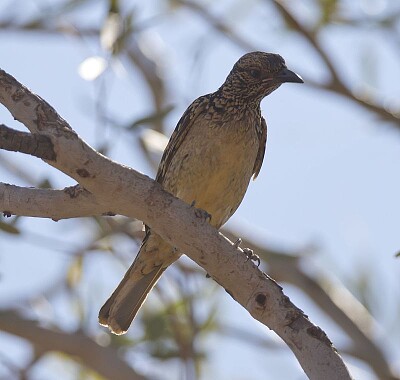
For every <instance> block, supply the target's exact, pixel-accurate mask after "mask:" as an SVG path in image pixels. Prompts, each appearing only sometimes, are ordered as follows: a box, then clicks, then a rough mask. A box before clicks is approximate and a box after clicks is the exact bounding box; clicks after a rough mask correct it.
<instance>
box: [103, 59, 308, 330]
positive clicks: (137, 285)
mask: <svg viewBox="0 0 400 380" xmlns="http://www.w3.org/2000/svg"><path fill="white" fill-rule="evenodd" d="M287 82H293V83H303V80H302V78H301V77H300V76H299V75H298V74H296V73H295V72H293V71H291V70H289V69H288V68H287V67H286V63H285V60H284V59H283V58H282V57H281V56H280V55H278V54H274V53H265V52H260V51H255V52H250V53H247V54H245V55H243V56H242V57H241V58H240V59H239V60H238V61H237V62H236V63H235V64H234V66H233V68H232V70H231V71H230V73H229V74H228V76H227V78H226V80H225V82H224V83H223V84H222V86H221V87H219V89H218V90H217V91H215V92H213V93H210V94H207V95H204V96H200V97H199V98H198V99H196V100H195V101H194V102H193V103H192V104H191V105H190V106H189V107H188V108H187V110H186V111H185V112H184V114H183V115H182V117H181V119H180V120H179V121H178V124H177V126H176V128H175V130H174V132H173V134H172V136H171V138H170V140H169V142H168V144H167V147H166V148H165V151H164V153H163V156H162V158H161V161H160V164H159V168H158V171H157V175H156V181H157V182H158V183H160V184H161V186H162V187H163V188H164V190H166V191H168V192H169V193H171V194H173V195H174V196H176V197H178V198H180V199H181V200H183V201H184V202H186V203H188V204H192V205H193V204H194V205H195V206H196V208H197V209H201V210H204V211H205V212H206V213H208V215H210V218H209V223H210V224H211V225H212V226H214V227H215V228H217V229H219V228H220V227H221V226H222V225H223V224H224V223H225V222H226V221H227V220H228V219H229V218H230V217H231V216H232V215H233V213H234V212H235V211H236V209H237V208H238V207H239V205H240V203H241V202H242V200H243V197H244V195H245V193H246V190H247V187H248V185H249V183H250V180H251V178H252V177H253V179H255V178H256V177H257V176H258V174H259V172H260V169H261V165H262V162H263V159H264V153H265V148H266V142H267V124H266V121H265V119H264V118H263V117H262V115H261V108H260V103H261V100H262V99H263V98H264V97H266V96H267V95H269V94H271V93H272V92H273V91H275V90H276V89H277V88H278V87H280V85H281V84H283V83H287ZM181 255H182V253H181V252H179V251H178V250H177V249H176V248H175V247H173V246H171V245H170V244H169V243H167V242H166V241H164V240H163V239H162V238H161V237H160V236H159V235H158V234H157V232H155V231H153V230H151V229H150V228H149V227H147V226H146V234H145V237H144V239H143V241H142V244H141V247H140V249H139V253H138V255H137V256H136V258H135V260H134V262H133V263H132V265H131V267H130V268H129V269H128V271H127V272H126V274H125V276H124V278H123V279H122V281H121V282H120V284H119V285H118V287H117V288H116V289H115V291H114V292H113V293H112V295H111V296H110V298H109V299H108V300H107V301H106V302H105V304H104V305H103V307H102V308H101V309H100V312H99V323H100V324H101V325H103V326H106V327H108V328H109V330H110V331H111V332H112V333H114V334H117V335H120V334H124V333H125V332H126V331H127V330H128V328H129V327H130V325H131V323H132V321H133V319H134V318H135V316H136V314H137V312H138V311H139V309H140V307H141V306H142V304H143V302H144V301H145V299H146V297H147V295H148V294H149V292H150V291H151V289H152V288H153V287H154V285H155V284H156V282H157V281H158V279H159V278H160V276H161V275H162V273H163V272H164V271H165V269H166V268H167V267H168V266H169V265H171V264H172V263H173V262H174V261H176V260H177V259H178V258H179V257H180V256H181Z"/></svg>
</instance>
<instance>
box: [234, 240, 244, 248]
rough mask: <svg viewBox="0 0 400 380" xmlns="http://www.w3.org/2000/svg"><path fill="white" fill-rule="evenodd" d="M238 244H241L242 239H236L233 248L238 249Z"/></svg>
mask: <svg viewBox="0 0 400 380" xmlns="http://www.w3.org/2000/svg"><path fill="white" fill-rule="evenodd" d="M240 244H242V239H241V238H238V239H237V240H236V241H235V242H234V243H233V246H234V247H235V248H236V249H238V248H239V247H240Z"/></svg>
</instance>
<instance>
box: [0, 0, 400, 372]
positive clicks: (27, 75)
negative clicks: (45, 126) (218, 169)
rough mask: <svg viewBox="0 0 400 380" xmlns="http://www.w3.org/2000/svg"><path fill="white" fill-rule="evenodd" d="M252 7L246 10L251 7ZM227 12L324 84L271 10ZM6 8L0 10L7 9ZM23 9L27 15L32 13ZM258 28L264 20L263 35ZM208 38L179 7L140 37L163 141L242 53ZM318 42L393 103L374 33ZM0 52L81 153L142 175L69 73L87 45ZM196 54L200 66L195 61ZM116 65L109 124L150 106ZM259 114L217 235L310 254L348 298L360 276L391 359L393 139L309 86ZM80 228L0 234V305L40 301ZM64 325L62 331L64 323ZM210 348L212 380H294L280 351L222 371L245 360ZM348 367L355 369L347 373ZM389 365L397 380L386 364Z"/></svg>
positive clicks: (79, 238)
mask: <svg viewBox="0 0 400 380" xmlns="http://www.w3.org/2000/svg"><path fill="white" fill-rule="evenodd" d="M8 3H9V4H10V3H11V2H8ZM27 3H28V2H27ZM29 3H30V4H33V3H35V2H34V1H32V2H29ZM37 3H41V2H39V1H38V2H37ZM42 3H43V4H44V3H45V2H42ZM129 3H130V4H133V5H135V6H136V12H137V14H139V15H140V16H139V18H141V19H142V20H146V19H147V18H149V17H151V16H152V15H154V14H157V13H158V12H159V11H160V9H159V6H160V4H161V2H157V1H149V2H147V3H145V4H142V3H140V4H138V3H137V2H133V1H132V2H129ZM250 3H251V4H256V2H255V1H252V2H250ZM299 3H301V4H300V5H298V7H299V8H298V11H299V12H300V13H299V14H300V15H301V18H302V19H303V20H304V21H305V22H309V21H310V20H312V19H313V17H314V16H315V15H314V14H313V11H312V9H311V10H310V9H308V8H307V4H308V3H309V2H299ZM354 3H357V4H358V6H357V5H354ZM354 3H353V5H349V4H350V3H349V2H344V4H345V6H347V9H348V12H355V14H358V15H360V16H363V15H365V14H366V11H368V12H380V11H381V12H385V11H386V12H387V11H388V9H389V5H388V4H389V2H385V1H383V2H382V1H380V2H379V4H381V8H379V7H377V8H376V9H375V10H372V11H371V9H370V8H368V7H367V5H368V2H367V1H359V2H354ZM233 4H235V3H234V2H229V1H224V2H221V4H218V5H215V8H213V9H214V10H215V12H216V13H217V14H218V13H219V14H221V15H224V12H225V11H226V9H228V10H231V11H230V13H228V15H229V16H230V17H231V18H232V19H233V20H237V21H238V24H237V27H238V30H239V32H240V33H242V35H243V36H245V37H246V38H249V39H250V40H251V41H252V42H253V43H254V45H255V46H258V47H259V49H260V50H264V51H271V52H277V53H279V54H281V55H282V56H283V57H284V58H285V60H286V62H287V65H288V67H289V68H290V69H292V70H294V71H296V72H297V73H299V74H300V75H302V76H304V78H312V79H314V80H322V79H323V78H324V77H325V76H326V73H325V72H324V70H323V67H322V65H321V63H320V62H319V60H318V59H317V58H316V55H315V53H314V52H313V51H312V49H311V48H310V47H309V46H308V45H306V44H305V43H304V41H302V40H300V39H299V38H298V37H296V36H294V35H293V34H292V33H289V32H287V31H282V30H281V29H280V28H279V23H278V22H277V21H276V15H275V17H274V13H273V10H271V9H269V8H268V7H265V10H264V11H263V12H256V11H253V10H252V9H253V8H252V7H250V6H248V7H245V6H236V7H233ZM236 4H240V2H237V3H236ZM4 8H5V9H6V10H7V12H10V8H8V7H7V6H6V5H5V6H4ZM29 9H30V11H31V12H36V11H37V8H36V7H35V5H32V6H31V8H29ZM232 9H235V12H236V13H235V12H234V11H232ZM254 9H256V8H255V7H254ZM257 9H258V8H257ZM14 12H18V9H16V10H14ZM0 14H1V10H0ZM4 14H5V13H4ZM102 14H103V13H102V8H101V7H98V8H97V7H95V6H91V7H88V12H87V14H85V15H84V16H83V15H79V17H80V19H82V20H84V21H85V22H88V23H90V22H94V21H95V20H96V19H97V18H101V17H102ZM264 19H266V20H270V22H269V23H267V24H266V25H264V24H263V23H262V20H264ZM239 21H240V22H239ZM260 25H261V26H260ZM260 28H261V29H260ZM212 33H213V32H212V31H211V30H207V31H205V30H204V23H203V22H202V21H201V19H199V18H198V17H197V16H193V14H192V13H190V12H189V11H185V12H177V13H176V14H175V15H174V16H173V17H171V18H169V19H162V20H161V22H160V23H159V24H156V25H155V26H154V27H152V28H150V29H149V30H147V31H146V32H144V33H143V34H142V35H141V37H140V38H141V41H142V44H143V46H151V47H155V46H157V52H158V54H159V57H160V64H161V67H162V68H164V70H165V71H166V79H167V83H168V86H169V89H170V90H171V93H172V96H171V103H172V104H174V105H175V109H174V111H173V112H171V114H170V115H169V116H168V118H167V121H168V125H169V126H170V132H172V130H173V128H174V126H175V124H176V122H177V121H178V119H179V117H180V115H181V114H182V113H183V111H184V110H185V108H186V107H187V105H188V104H189V103H190V102H191V101H192V100H193V99H195V98H196V97H198V96H200V95H203V94H205V93H209V92H212V91H214V90H216V89H217V88H218V87H219V86H220V85H221V83H222V82H223V81H224V79H225V77H226V75H227V74H228V72H229V71H230V69H231V67H232V65H233V64H234V62H235V61H236V60H237V59H238V58H239V57H240V56H241V55H242V54H243V53H244V51H243V50H240V49H239V48H238V47H236V46H235V45H234V44H232V43H231V42H230V41H228V40H226V39H224V38H223V37H221V36H217V35H215V36H214V37H213V38H211V39H210V38H209V35H210V34H212ZM322 42H323V44H324V46H326V48H327V51H328V53H329V56H330V57H332V58H333V61H334V62H335V63H336V64H337V66H338V68H340V70H339V73H340V74H341V75H343V77H344V79H345V80H346V82H347V83H349V84H350V85H351V87H352V88H361V87H365V86H367V87H368V88H371V89H373V90H374V91H376V93H377V94H378V95H379V97H380V99H382V101H383V102H384V103H385V104H386V103H387V104H392V103H393V102H397V99H399V95H400V94H399V91H400V90H399V86H398V83H400V70H399V65H400V60H399V57H398V53H396V52H395V50H394V48H393V45H391V42H390V40H389V39H388V38H387V36H386V35H385V34H384V33H382V32H380V31H378V30H374V29H368V30H362V31H360V32H355V31H354V30H353V29H350V28H346V27H340V26H330V27H329V28H328V29H327V30H326V31H325V32H324V33H323V34H322ZM0 46H1V50H2V51H3V52H7V54H2V55H1V59H0V67H1V68H2V69H4V70H6V71H7V72H9V73H10V74H12V75H13V76H15V77H16V78H17V79H18V80H19V81H20V82H22V83H23V84H25V85H26V86H28V87H29V88H31V89H32V90H33V91H34V92H36V93H37V94H39V95H40V96H41V97H43V98H44V99H46V100H47V101H48V102H49V103H50V104H51V105H53V106H54V107H55V109H56V110H57V111H58V112H59V113H60V114H61V115H62V116H63V117H64V118H65V119H66V120H68V122H69V123H70V124H71V126H72V127H73V128H74V129H75V130H76V131H77V132H78V133H79V135H80V136H82V137H83V138H84V139H85V140H86V141H87V142H89V144H91V145H94V146H96V145H99V144H101V143H102V142H104V141H106V140H108V141H112V142H113V145H114V146H113V149H112V150H111V157H112V158H113V159H114V160H117V161H119V162H121V163H123V164H126V165H129V166H131V167H133V168H135V169H137V170H139V171H142V172H144V173H146V174H148V175H150V176H154V171H153V169H152V168H151V167H150V166H149V165H148V163H146V162H145V160H144V159H143V157H142V155H141V152H140V149H139V147H138V145H137V143H136V142H135V141H134V139H133V137H132V136H129V135H128V134H126V133H124V132H120V131H116V130H113V129H111V128H106V129H105V130H102V129H101V128H99V125H98V120H97V119H96V112H95V105H94V99H95V96H96V94H97V92H98V91H99V88H100V84H99V82H98V81H85V80H84V79H83V78H82V77H80V75H79V72H78V68H79V65H80V64H81V63H82V62H83V61H84V60H85V59H86V58H88V57H91V56H97V55H100V56H103V57H104V58H107V55H106V54H105V53H104V51H102V49H101V48H100V46H99V44H98V43H97V42H95V41H90V40H85V41H84V42H83V43H82V42H80V41H79V40H77V39H74V38H71V37H68V38H64V37H55V36H40V35H32V36H29V35H28V34H18V33H8V32H7V33H5V32H2V33H0ZM199 48H200V49H201V53H202V54H201V56H198V55H196V54H195V52H196V49H199ZM124 65H126V63H124V62H123V60H122V61H120V62H113V66H112V67H111V69H110V71H109V72H108V73H107V74H106V77H105V82H104V83H106V85H107V88H108V92H107V105H108V110H109V111H110V114H112V115H117V119H118V120H119V121H120V122H121V123H123V122H126V121H129V120H132V119H135V118H140V117H142V116H143V115H146V113H147V112H148V111H149V110H150V107H149V94H148V93H147V92H146V91H145V90H144V88H143V83H142V82H141V79H140V77H139V76H138V75H131V72H129V77H128V73H127V71H126V68H124ZM262 111H263V114H264V115H265V117H266V119H267V123H268V146H267V152H266V158H265V161H264V164H263V168H262V170H261V173H260V175H259V177H258V178H257V180H256V181H255V182H253V183H251V184H250V187H249V190H248V192H247V194H246V197H245V199H244V201H243V203H242V205H241V206H240V208H239V210H238V211H237V212H236V214H235V215H234V216H233V217H232V219H231V220H230V221H229V222H228V224H227V226H229V227H231V228H232V229H235V230H237V231H239V234H241V235H242V236H243V237H246V236H251V237H253V238H254V239H255V240H257V241H258V242H260V243H266V244H269V245H273V246H277V247H287V248H291V249H301V248H304V247H307V246H310V245H312V246H315V247H316V251H315V252H314V253H313V254H312V257H311V260H312V263H313V267H314V268H315V269H314V270H317V271H320V272H321V274H322V275H326V276H329V277H333V278H337V279H339V280H340V281H343V282H344V283H345V285H346V286H348V287H349V288H350V289H351V290H352V291H353V292H355V293H356V294H357V283H359V282H360V281H362V279H363V278H364V277H367V278H368V289H369V294H370V300H369V301H370V303H371V308H372V310H373V315H374V317H375V318H376V320H377V321H378V328H377V330H376V334H377V337H378V339H379V340H385V341H387V342H388V346H389V347H390V348H391V355H392V357H393V358H395V357H397V358H398V357H400V346H399V345H398V341H399V335H400V331H399V328H398V326H397V320H398V313H399V306H398V304H396V302H393V301H392V300H393V299H399V296H400V288H399V282H398V278H399V276H400V262H399V260H396V259H395V258H394V255H395V253H396V252H398V251H399V250H400V233H399V222H398V215H399V214H400V202H399V196H398V194H399V190H400V177H399V175H398V167H399V163H400V149H399V148H400V135H399V132H398V130H396V128H394V127H393V126H392V125H390V124H389V123H386V122H383V121H382V120H379V119H377V118H376V116H375V115H373V114H372V113H369V112H368V111H365V110H364V109H362V108H361V107H359V106H357V105H355V104H354V103H352V102H350V101H349V100H348V99H344V98H342V97H340V96H338V95H334V94H330V93H327V92H322V91H318V92H317V91H316V90H315V89H312V88H311V87H309V86H307V85H297V84H296V85H295V84H285V85H283V86H282V87H281V88H279V89H278V90H277V91H276V92H275V93H273V94H272V95H271V96H269V97H267V98H266V99H265V100H264V101H263V103H262ZM0 122H2V123H5V124H7V125H9V126H10V127H18V128H21V129H22V130H23V127H22V126H18V124H17V123H16V122H14V121H13V120H12V118H10V116H9V115H8V113H7V111H6V110H5V109H0ZM127 142H128V143H127ZM244 154H245V152H244ZM1 157H7V158H8V159H9V160H11V161H13V162H17V163H24V165H25V167H26V169H27V171H28V172H29V173H30V175H32V176H33V177H34V178H37V179H43V178H45V177H48V176H51V178H52V180H53V181H54V183H55V184H56V186H57V187H58V188H62V187H64V186H69V185H72V184H73V182H72V181H71V180H70V179H69V178H67V177H66V176H64V175H62V174H60V173H58V172H57V171H56V170H55V169H53V168H50V167H48V166H46V165H45V164H44V163H43V162H41V161H40V160H37V159H34V158H31V157H25V156H23V155H18V154H15V153H13V154H12V153H4V152H1ZM0 175H1V181H2V182H8V183H15V184H19V185H26V183H22V182H21V180H20V179H17V178H14V177H13V176H11V175H10V174H9V173H8V172H5V171H3V170H2V169H0ZM80 225H81V226H82V228H81V229H78V230H77V228H76V226H77V225H76V224H75V223H74V222H73V221H61V222H58V223H54V222H52V221H46V220H32V219H29V218H26V219H24V220H23V221H22V226H23V227H24V228H25V229H26V231H28V232H27V233H24V239H21V238H20V237H12V236H8V235H5V234H4V233H1V234H0V271H1V283H0V307H2V306H4V307H8V306H10V305H14V304H18V300H21V299H25V298H27V297H29V295H32V294H36V293H37V292H40V290H41V289H42V288H43V287H45V286H48V284H49V282H50V281H49V279H51V278H54V280H55V279H56V278H57V277H58V276H59V273H60V272H61V271H62V270H63V268H64V267H65V265H67V263H68V262H69V260H70V258H71V255H70V252H71V248H69V247H70V246H71V242H72V246H73V247H76V248H78V247H81V246H82V245H84V242H85V238H86V239H87V238H88V237H90V233H91V229H90V223H89V222H85V221H82V222H81V224H80ZM85 226H86V227H89V228H84V227H85ZM53 240H55V241H56V243H54V242H53ZM55 252H57V254H55ZM93 261H94V260H93ZM106 267H107V265H106V264H104V263H100V264H99V263H95V262H92V263H91V269H88V275H89V276H90V275H92V276H93V272H95V269H96V268H97V269H98V270H101V271H103V273H104V272H105V271H106ZM118 271H120V274H122V273H123V269H122V268H120V269H115V268H114V272H115V273H114V274H113V276H114V277H115V278H112V279H110V280H108V282H107V281H106V282H105V284H101V286H102V287H103V288H104V297H106V296H107V294H108V293H109V292H110V291H111V290H112V288H113V286H114V285H115V282H116V281H118V278H117V276H118ZM285 291H286V293H287V294H288V295H289V296H290V297H291V299H292V301H293V302H294V303H295V304H296V305H297V306H299V307H300V308H301V309H303V310H306V311H307V314H308V315H309V316H310V318H311V320H312V321H313V322H315V323H317V324H320V325H321V327H322V328H323V329H325V330H326V331H327V333H328V336H330V337H331V339H332V340H333V341H334V342H335V338H337V339H338V340H339V341H340V342H341V341H342V339H344V338H343V336H342V335H341V333H340V332H338V331H337V329H335V326H333V324H332V323H331V322H330V321H329V320H327V318H326V317H325V316H324V315H322V313H320V312H318V311H317V310H315V308H314V307H313V305H312V304H311V303H310V301H308V300H307V299H306V298H305V297H304V295H302V294H301V293H300V292H299V291H297V290H296V289H294V288H292V287H290V286H288V287H285ZM92 298H93V297H92ZM103 301H104V299H96V300H93V299H92V302H93V307H94V308H95V309H96V310H97V308H98V307H100V306H101V304H102V302H103ZM224 302H226V310H227V311H228V312H227V315H229V319H232V323H239V324H242V323H252V325H251V326H252V328H254V329H258V330H260V332H261V330H263V331H265V329H264V328H262V327H261V326H259V325H258V324H257V323H253V322H252V321H251V318H250V317H249V316H248V315H247V314H246V312H245V311H243V310H241V308H240V306H238V305H236V304H235V303H234V302H231V300H227V301H224ZM61 310H62V307H61ZM63 323H65V325H66V326H68V324H69V323H70V324H71V326H70V327H71V328H72V327H73V321H72V320H71V321H69V319H68V318H65V321H63ZM270 335H271V336H272V334H270ZM2 342H3V343H2ZM218 344H219V343H218V342H214V346H213V347H215V352H214V353H213V355H212V357H213V359H212V361H211V363H209V366H210V368H209V369H208V370H209V371H212V373H214V374H219V376H218V377H217V378H220V379H224V378H226V379H228V378H235V379H240V378H250V377H246V375H248V376H250V375H251V378H254V379H258V378H264V377H262V376H263V374H265V371H267V370H268V368H270V367H275V368H276V367H279V368H280V369H281V370H282V368H284V371H287V373H286V376H287V377H285V378H287V379H299V378H301V371H299V368H298V364H297V363H296V362H295V361H294V360H293V358H292V357H291V354H290V352H286V353H285V354H282V352H281V351H279V350H278V351H277V352H272V353H268V355H265V353H260V354H259V357H258V358H257V359H259V360H255V362H257V363H262V365H260V367H258V368H254V369H249V366H240V365H239V364H236V365H235V364H233V365H232V366H231V367H230V369H226V368H225V367H222V366H221V364H218V363H220V360H221V361H222V362H223V361H224V359H223V357H222V356H225V355H229V357H233V358H235V357H240V358H242V359H243V360H246V359H248V360H254V358H251V357H249V358H247V356H248V355H247V354H246V347H245V345H243V344H240V345H239V344H237V342H236V344H230V343H229V342H228V343H226V344H225V345H224V350H223V352H221V351H220V350H218ZM19 345H20V342H18V343H15V342H11V340H10V338H9V337H6V336H5V335H4V334H0V351H2V350H4V347H11V346H12V347H13V349H15V350H19V352H20V355H24V352H26V351H24V350H23V349H19V348H18V346H19ZM2 347H3V348H2ZM6 351H7V349H6ZM220 356H221V358H220ZM233 362H234V361H233ZM234 363H235V362H234ZM350 364H351V368H352V369H353V364H355V363H350ZM395 365H396V366H397V368H398V370H399V371H400V362H399V361H398V359H397V362H396V363H395ZM150 367H151V365H150V366H149V368H150ZM230 371H231V372H230ZM248 371H251V372H250V373H249V372H248ZM354 371H361V372H356V373H358V374H362V375H363V376H364V377H363V378H365V379H368V378H369V377H368V375H366V374H365V373H363V372H362V371H363V369H359V368H358V369H357V368H355V367H354ZM299 374H300V375H299ZM0 375H1V364H0ZM230 376H232V377H230ZM299 376H300V377H299ZM48 378H49V379H50V378H51V376H50V377H48ZM371 379H372V377H371Z"/></svg>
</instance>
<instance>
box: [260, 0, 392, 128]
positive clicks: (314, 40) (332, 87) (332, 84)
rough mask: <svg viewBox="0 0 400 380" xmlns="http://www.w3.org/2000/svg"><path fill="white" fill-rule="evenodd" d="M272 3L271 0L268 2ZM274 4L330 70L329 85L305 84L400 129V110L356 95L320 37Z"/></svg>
mask: <svg viewBox="0 0 400 380" xmlns="http://www.w3.org/2000/svg"><path fill="white" fill-rule="evenodd" d="M268 1H270V0H268ZM273 4H274V5H275V7H276V9H277V10H278V11H279V13H280V14H281V16H282V18H283V19H284V20H285V21H286V23H287V25H288V26H290V27H291V28H292V29H294V30H295V31H296V32H298V33H299V34H300V35H301V36H303V37H304V39H305V40H306V41H307V42H308V43H309V44H310V45H311V46H312V47H313V48H314V50H315V51H316V52H317V53H318V55H319V57H320V58H321V59H322V61H323V62H324V64H325V66H326V68H327V69H328V71H329V73H330V75H331V79H330V81H329V82H327V83H319V82H315V81H313V80H311V79H308V78H307V79H306V80H305V83H306V84H308V85H310V86H312V87H315V88H317V89H324V90H328V91H331V92H334V93H337V94H340V95H342V96H344V97H346V98H348V99H349V100H352V101H354V102H356V103H357V104H359V105H361V106H363V107H365V108H367V109H368V110H369V111H372V112H374V113H376V114H378V116H379V117H380V118H382V119H383V120H385V121H389V122H392V123H394V125H395V127H397V128H400V118H399V117H400V110H398V112H397V113H391V112H388V111H387V110H386V109H385V108H383V107H382V106H380V105H379V104H376V103H374V100H373V99H370V98H369V97H368V96H367V95H364V94H362V93H360V94H356V93H354V92H353V91H351V90H350V89H349V87H348V86H346V85H345V84H344V83H343V81H342V80H341V79H340V76H339V74H338V72H337V71H336V69H335V67H334V65H333V63H332V61H331V60H330V58H329V57H328V55H327V53H326V52H325V50H324V49H323V47H322V46H321V44H320V43H319V41H318V36H317V35H316V34H315V33H313V32H311V31H310V30H308V29H306V28H305V27H304V26H303V25H302V24H301V23H300V22H299V21H298V20H297V19H296V18H295V17H294V16H293V14H292V13H290V12H289V11H288V10H287V8H285V7H284V6H283V4H282V1H280V0H274V1H273Z"/></svg>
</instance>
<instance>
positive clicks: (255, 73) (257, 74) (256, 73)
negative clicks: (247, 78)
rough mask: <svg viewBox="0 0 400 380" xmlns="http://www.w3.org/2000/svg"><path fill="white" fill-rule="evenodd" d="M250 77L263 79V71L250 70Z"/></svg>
mask: <svg viewBox="0 0 400 380" xmlns="http://www.w3.org/2000/svg"><path fill="white" fill-rule="evenodd" d="M250 75H251V76H252V77H253V78H255V79H258V78H260V77H261V71H260V70H257V69H251V70H250Z"/></svg>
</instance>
